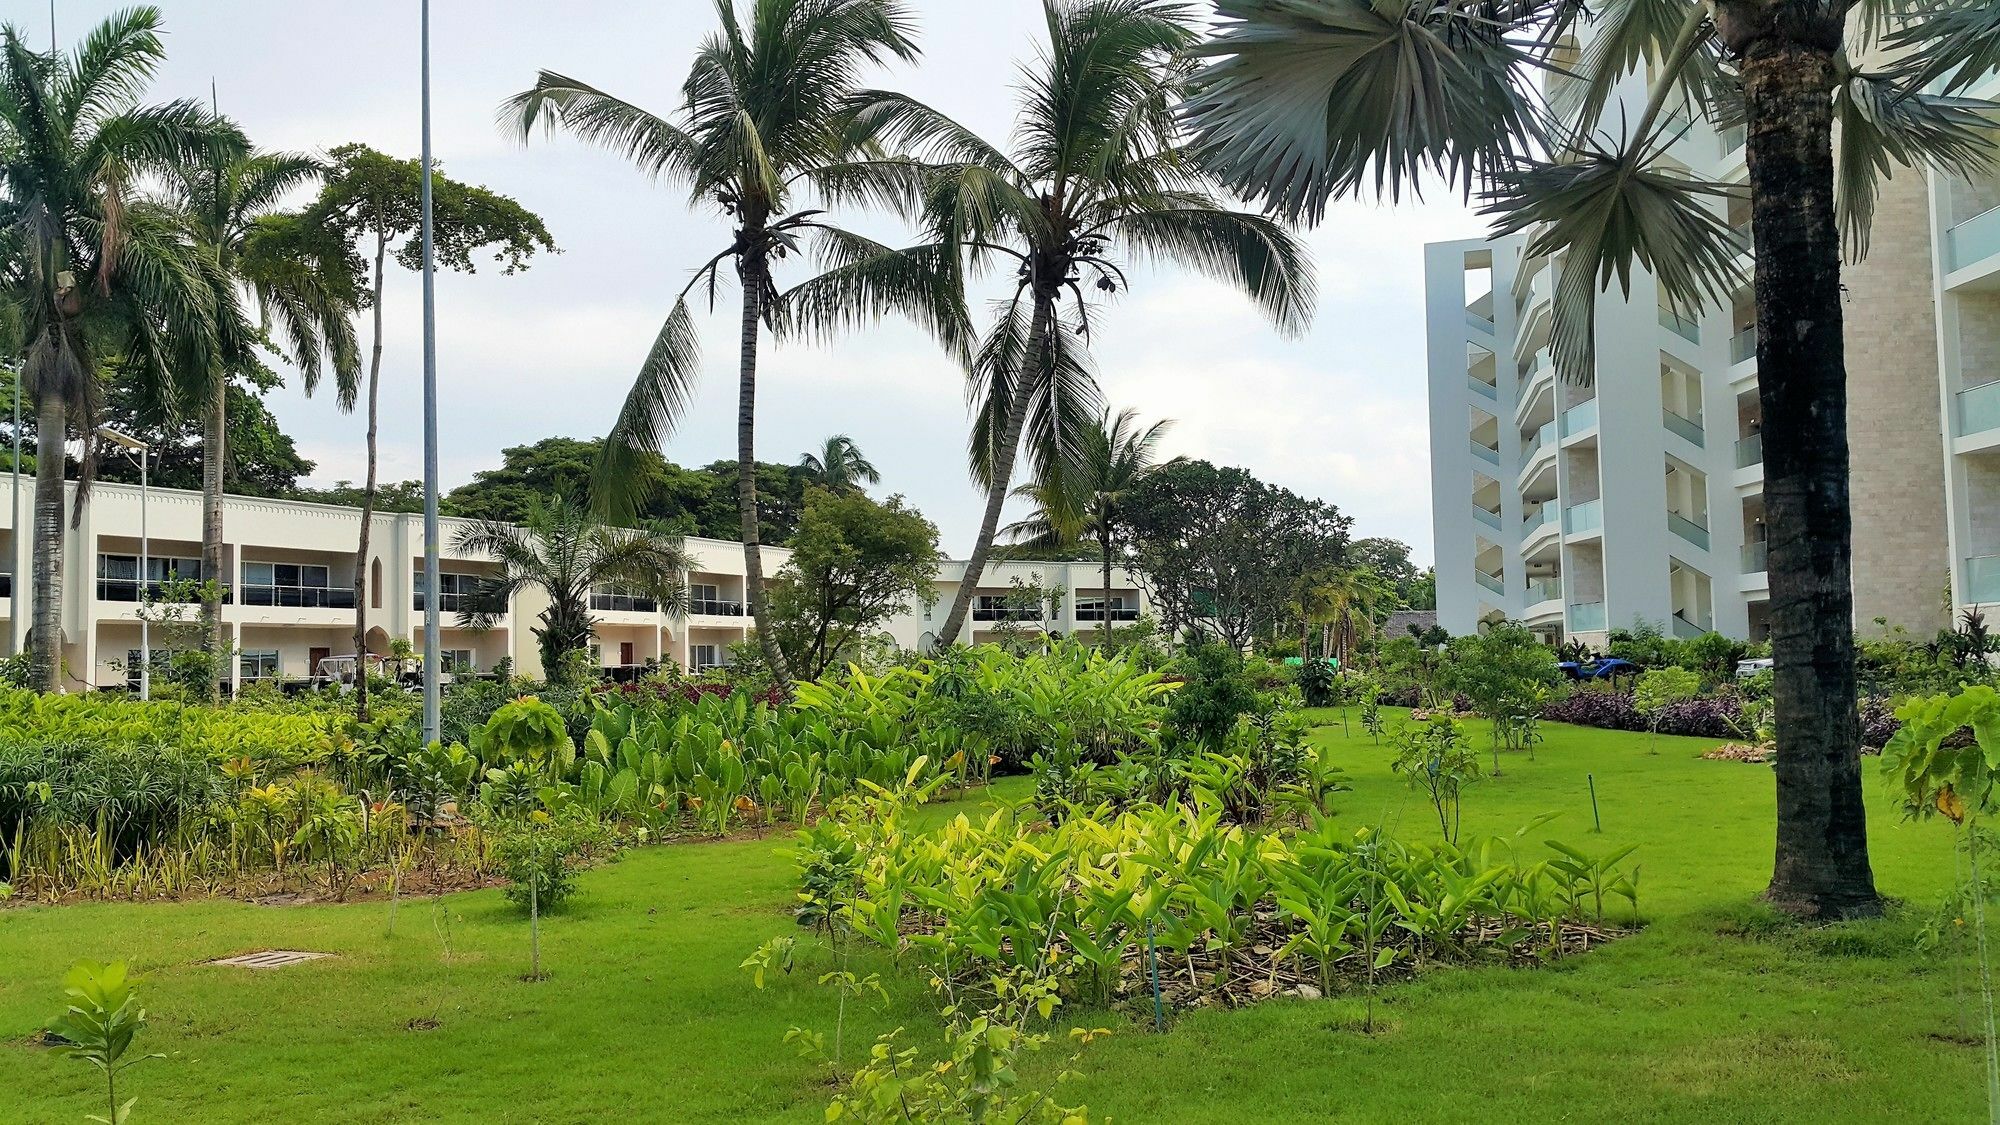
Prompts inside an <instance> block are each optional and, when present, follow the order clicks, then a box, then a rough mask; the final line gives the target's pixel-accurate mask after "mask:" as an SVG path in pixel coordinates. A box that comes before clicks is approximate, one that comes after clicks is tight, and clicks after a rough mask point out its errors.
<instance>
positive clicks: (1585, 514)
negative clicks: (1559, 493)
mask: <svg viewBox="0 0 2000 1125" xmlns="http://www.w3.org/2000/svg"><path fill="white" fill-rule="evenodd" d="M1603 526H1604V501H1602V500H1586V501H1584V502H1583V503H1581V504H1571V505H1570V506H1569V507H1567V508H1564V509H1563V531H1564V532H1565V533H1567V534H1570V535H1580V534H1582V533H1583V532H1586V531H1596V530H1597V529H1598V528H1601V527H1603Z"/></svg>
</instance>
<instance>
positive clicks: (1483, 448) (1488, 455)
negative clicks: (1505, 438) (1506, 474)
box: [1472, 441, 1500, 465]
mask: <svg viewBox="0 0 2000 1125" xmlns="http://www.w3.org/2000/svg"><path fill="white" fill-rule="evenodd" d="M1472 455H1473V456H1474V457H1477V458H1479V459H1480V460H1481V461H1484V462H1486V463H1487V464H1489V465H1498V464H1499V463H1500V451H1499V450H1497V449H1495V448H1493V447H1492V446H1490V445H1481V444H1479V443H1478V442H1476V441H1475V442H1473V443H1472Z"/></svg>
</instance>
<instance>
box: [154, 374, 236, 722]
mask: <svg viewBox="0 0 2000 1125" xmlns="http://www.w3.org/2000/svg"><path fill="white" fill-rule="evenodd" d="M228 412H229V380H228V378H227V377H226V376H224V377H221V378H219V379H218V380H217V382H216V386H215V400H214V401H213V402H211V403H210V404H209V408H208V418H207V421H206V423H205V424H204V427H203V428H204V433H203V434H202V442H201V578H202V583H203V588H202V599H201V647H202V651H204V652H206V653H208V657H209V665H210V667H209V673H210V675H209V677H208V684H207V689H208V698H209V702H211V703H213V702H215V701H216V700H217V699H218V698H220V697H221V693H222V676H223V674H224V673H225V672H226V671H227V670H228V668H229V662H228V654H227V651H226V646H225V645H224V644H223V643H222V598H221V588H222V587H221V583H222V470H223V464H224V457H225V456H226V454H227V450H226V448H225V446H224V444H223V443H224V442H225V441H226V440H227V427H228V421H229V413H228ZM146 659H148V660H150V659H152V656H151V654H150V653H149V654H147V656H146Z"/></svg>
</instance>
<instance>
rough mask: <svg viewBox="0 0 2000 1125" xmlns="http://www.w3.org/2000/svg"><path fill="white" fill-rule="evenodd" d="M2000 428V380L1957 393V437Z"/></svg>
mask: <svg viewBox="0 0 2000 1125" xmlns="http://www.w3.org/2000/svg"><path fill="white" fill-rule="evenodd" d="M1995 427H2000V379H1996V380H1994V381H1993V382H1991V383H1983V384H1981V385H1979V386H1977V387H1973V388H1972V389H1970V390H1965V391H1960V392H1958V436H1959V437H1965V436H1967V435H1969V434H1977V433H1983V432H1985V431H1987V430H1991V429H1994V428H1995Z"/></svg>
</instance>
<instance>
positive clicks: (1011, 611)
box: [972, 605, 1042, 621]
mask: <svg viewBox="0 0 2000 1125" xmlns="http://www.w3.org/2000/svg"><path fill="white" fill-rule="evenodd" d="M972 619H973V620H974V621H1040V620H1041V619H1042V611H1041V610H1040V609H1039V608H1037V607H1035V606H1021V607H1016V606H1004V605H991V606H974V607H973V608H972Z"/></svg>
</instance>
